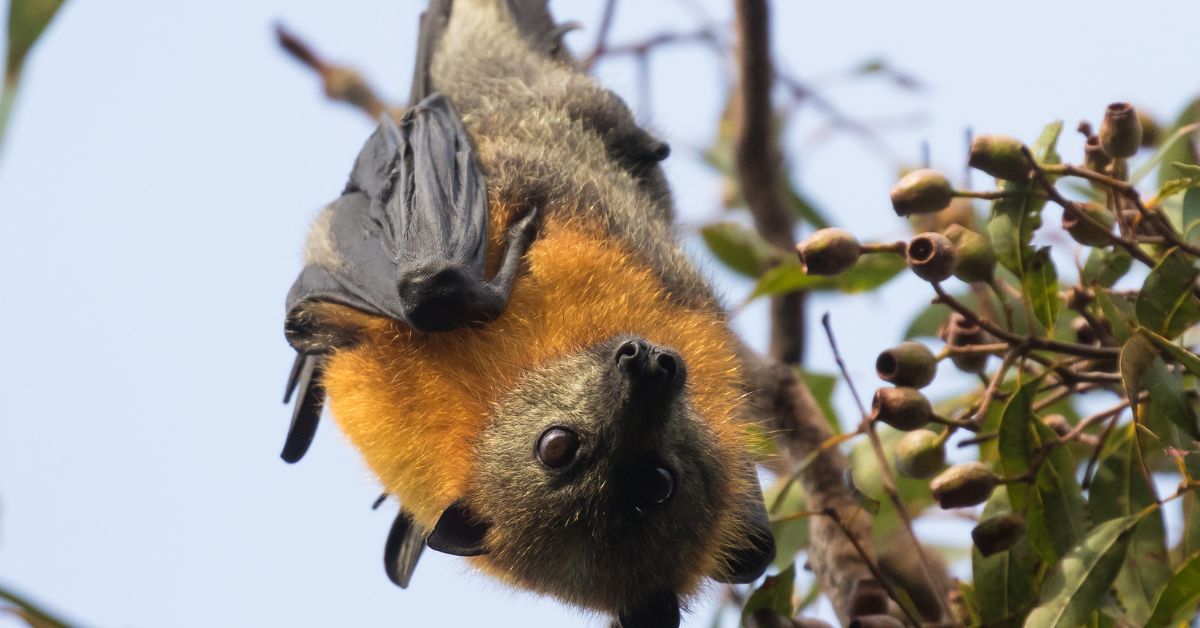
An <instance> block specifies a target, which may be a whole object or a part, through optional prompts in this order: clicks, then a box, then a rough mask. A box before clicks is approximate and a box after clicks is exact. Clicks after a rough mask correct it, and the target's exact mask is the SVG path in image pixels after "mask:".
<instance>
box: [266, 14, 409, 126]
mask: <svg viewBox="0 0 1200 628" xmlns="http://www.w3.org/2000/svg"><path fill="white" fill-rule="evenodd" d="M275 37H276V39H277V40H278V41H279V45H280V46H281V47H282V48H283V49H284V50H286V51H287V53H288V54H289V55H291V56H292V58H293V59H295V60H297V61H299V62H300V63H302V64H304V65H305V66H307V67H308V68H311V69H312V70H313V71H315V72H316V73H317V75H318V76H320V77H321V82H322V83H323V86H324V88H325V95H326V96H328V97H329V99H330V100H336V101H340V102H345V103H349V104H350V105H353V106H354V107H355V108H357V109H359V110H360V111H362V112H363V113H365V114H367V116H369V117H370V118H371V119H372V120H378V119H379V116H381V115H383V114H384V113H390V114H392V116H393V117H396V118H399V117H400V110H399V109H398V108H395V107H389V106H388V105H386V104H384V101H383V99H382V98H380V97H379V96H378V95H376V93H375V90H374V89H373V88H372V87H371V86H370V85H369V84H368V83H367V81H366V79H364V78H363V77H362V75H361V74H359V73H358V72H357V71H355V70H354V69H352V68H349V67H346V66H342V65H337V64H334V63H330V62H329V61H327V60H326V59H324V58H323V57H321V55H319V54H318V53H317V52H316V51H315V50H313V48H312V47H311V46H309V45H308V43H306V42H305V41H304V40H302V39H300V38H299V37H298V36H297V35H296V34H295V33H293V32H292V31H290V30H288V29H287V27H285V26H284V25H283V24H276V25H275Z"/></svg>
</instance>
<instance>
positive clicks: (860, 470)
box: [850, 427, 933, 542]
mask: <svg viewBox="0 0 1200 628" xmlns="http://www.w3.org/2000/svg"><path fill="white" fill-rule="evenodd" d="M903 436H904V432H901V431H899V430H895V429H892V428H890V427H882V428H880V429H879V439H880V441H881V442H882V443H883V450H884V451H885V452H890V451H894V450H895V448H896V442H897V441H899V440H900V439H901V438H902V437H903ZM850 462H851V465H850V468H852V469H854V481H855V484H856V485H857V486H858V489H859V490H860V491H862V492H863V493H865V494H866V495H883V494H884V491H883V471H882V470H881V469H880V468H879V458H878V457H876V455H875V450H874V448H872V447H871V443H870V442H869V441H868V440H866V439H863V440H861V441H860V442H859V443H857V444H856V445H855V446H854V448H853V449H851V450H850ZM886 462H887V465H888V467H889V468H890V469H891V470H892V477H894V478H895V480H896V491H897V492H898V493H899V494H900V499H901V500H902V501H903V502H904V504H905V506H906V507H907V508H908V511H909V512H912V513H917V512H921V511H922V510H925V509H926V508H928V507H929V506H931V505H933V494H932V493H931V492H930V490H929V480H914V479H912V478H907V477H904V476H901V475H899V474H898V473H897V472H896V465H895V461H894V460H891V459H890V456H889V459H888V460H886ZM873 524H874V525H873V529H872V532H873V533H874V535H875V538H876V539H877V540H878V541H879V542H882V540H883V539H886V538H887V537H888V536H890V535H893V534H900V533H903V531H902V529H901V527H900V526H901V521H900V515H899V513H897V512H896V507H895V505H893V504H892V500H890V499H885V500H882V501H881V502H880V504H879V513H878V514H876V515H875V517H874V520H873Z"/></svg>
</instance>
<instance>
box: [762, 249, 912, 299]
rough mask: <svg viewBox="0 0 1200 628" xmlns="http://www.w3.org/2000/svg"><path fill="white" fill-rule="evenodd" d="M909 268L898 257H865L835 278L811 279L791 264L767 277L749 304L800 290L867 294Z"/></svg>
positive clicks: (793, 263) (810, 276)
mask: <svg viewBox="0 0 1200 628" xmlns="http://www.w3.org/2000/svg"><path fill="white" fill-rule="evenodd" d="M905 267H906V264H905V262H904V260H903V259H901V258H900V257H899V256H896V255H864V256H862V257H860V258H859V260H858V263H857V264H855V265H854V268H851V269H850V270H848V271H846V272H844V273H842V274H840V275H837V276H835V277H824V276H817V275H809V274H808V273H806V272H804V268H803V267H801V266H800V264H799V263H798V262H791V261H788V262H786V263H783V264H780V265H778V266H776V267H774V268H772V269H770V270H768V271H767V272H765V273H763V276H762V277H761V278H759V280H758V283H757V284H755V286H754V291H753V292H751V293H750V296H749V297H748V298H747V299H746V301H747V302H749V301H753V300H754V299H757V298H759V297H764V296H779V295H782V294H787V293H789V292H795V291H797V290H837V291H840V292H845V293H855V292H866V291H869V290H874V289H875V288H878V287H879V286H882V285H883V284H885V283H887V282H889V281H891V280H892V279H893V278H895V277H896V275H898V274H900V271H902V270H904V268H905Z"/></svg>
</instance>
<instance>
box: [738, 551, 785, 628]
mask: <svg viewBox="0 0 1200 628" xmlns="http://www.w3.org/2000/svg"><path fill="white" fill-rule="evenodd" d="M795 587H796V566H795V564H791V565H788V568H787V569H784V570H783V571H781V572H779V573H778V574H776V575H774V576H767V579H766V580H764V581H763V583H762V584H761V585H759V587H758V588H757V589H755V590H754V593H751V594H750V599H748V600H746V606H744V607H743V608H742V625H743V626H745V625H746V620H747V619H748V618H749V617H750V616H751V615H753V614H754V611H757V610H759V609H763V608H769V609H771V610H773V611H775V612H777V613H779V614H781V615H784V616H787V617H791V616H792V612H793V610H792V594H793V592H794V591H795Z"/></svg>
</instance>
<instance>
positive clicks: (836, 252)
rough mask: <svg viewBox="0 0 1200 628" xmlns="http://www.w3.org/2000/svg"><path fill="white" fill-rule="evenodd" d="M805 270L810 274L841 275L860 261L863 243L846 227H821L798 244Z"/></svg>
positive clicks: (797, 248) (798, 252) (797, 250)
mask: <svg viewBox="0 0 1200 628" xmlns="http://www.w3.org/2000/svg"><path fill="white" fill-rule="evenodd" d="M796 253H797V254H799V255H800V263H801V264H803V265H804V272H806V273H808V274H810V275H825V276H829V275H840V274H842V273H844V272H846V271H847V270H850V269H851V268H854V264H855V263H857V262H858V257H859V256H860V255H862V245H860V244H859V243H858V238H855V237H854V236H853V235H852V234H851V233H850V232H849V231H846V230H844V229H819V230H817V231H816V232H815V233H813V234H812V235H811V236H809V237H808V238H807V239H806V240H804V241H803V242H801V243H800V244H797V245H796Z"/></svg>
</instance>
